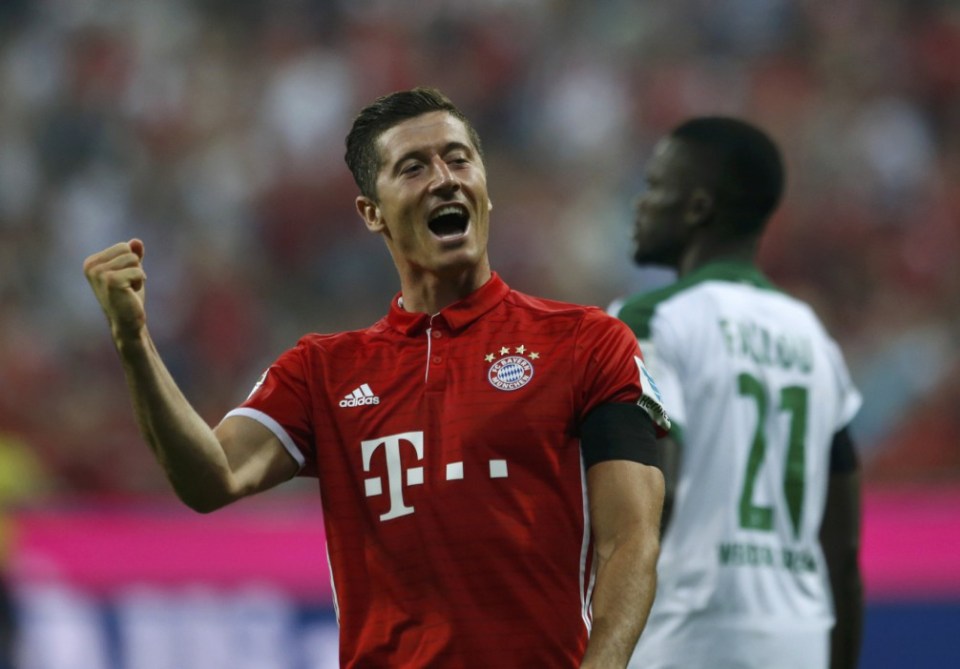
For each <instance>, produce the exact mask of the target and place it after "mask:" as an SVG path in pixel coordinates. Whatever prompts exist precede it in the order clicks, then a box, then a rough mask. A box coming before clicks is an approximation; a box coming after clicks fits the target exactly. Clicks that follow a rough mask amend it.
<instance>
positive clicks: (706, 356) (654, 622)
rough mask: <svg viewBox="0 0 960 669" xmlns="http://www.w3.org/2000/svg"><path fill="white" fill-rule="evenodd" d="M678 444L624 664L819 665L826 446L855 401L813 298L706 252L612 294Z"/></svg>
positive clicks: (826, 621) (828, 614)
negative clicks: (644, 288) (695, 261)
mask: <svg viewBox="0 0 960 669" xmlns="http://www.w3.org/2000/svg"><path fill="white" fill-rule="evenodd" d="M611 311H612V312H613V313H615V315H617V316H618V317H619V318H621V319H622V320H623V321H625V322H626V323H627V324H628V325H630V327H631V328H633V330H634V332H635V333H636V335H637V338H638V339H639V340H640V343H641V347H642V349H643V352H644V358H645V361H646V365H647V367H648V368H649V370H650V373H651V374H652V375H653V377H654V378H655V379H656V380H657V385H658V387H659V390H660V393H661V396H662V400H663V405H664V407H665V408H666V410H667V413H668V414H669V415H670V417H671V420H672V421H673V424H674V431H673V433H672V436H673V437H674V438H675V439H676V440H677V441H678V442H680V443H681V444H682V450H681V454H682V455H681V465H680V475H679V480H678V484H677V490H676V498H675V502H674V507H673V514H672V518H671V520H670V525H669V527H668V530H667V532H666V535H665V536H664V538H663V543H662V547H661V554H660V562H659V567H658V571H659V583H658V586H657V596H656V600H655V602H654V605H653V610H652V611H651V615H650V619H649V621H648V623H647V627H646V629H645V631H644V633H643V636H642V637H641V640H640V643H639V644H638V646H637V651H636V653H635V655H634V660H633V664H632V665H631V666H637V667H641V666H642V667H644V668H646V669H653V668H666V667H684V668H689V667H708V666H709V667H718V668H723V667H742V668H750V667H757V668H760V667H762V668H764V669H768V668H769V667H778V668H786V667H803V668H804V669H816V668H817V667H826V666H827V664H828V660H827V654H828V638H829V629H830V626H831V625H832V621H833V613H832V603H831V595H830V586H829V581H828V576H827V573H826V565H825V562H824V558H823V554H822V552H821V549H820V543H819V540H818V534H819V528H820V522H821V518H822V516H823V509H824V504H825V501H826V494H827V482H828V479H829V474H830V471H829V470H830V446H831V443H832V440H833V436H834V434H835V433H836V432H838V431H839V430H841V429H842V428H843V427H845V426H846V425H847V424H848V423H849V422H850V420H851V419H852V418H853V416H854V414H855V413H856V411H857V409H858V408H859V406H860V395H859V393H858V392H857V390H856V389H855V388H854V387H853V385H852V383H851V381H850V377H849V374H848V372H847V368H846V365H845V364H844V362H843V358H842V356H841V353H840V350H839V348H838V347H837V345H836V343H835V342H834V341H833V340H832V339H831V338H830V337H829V335H828V334H827V333H826V331H825V330H824V328H823V326H822V325H821V323H820V321H819V320H818V319H817V317H816V316H815V315H814V313H813V310H812V309H811V308H810V307H809V306H807V305H806V304H804V303H803V302H800V301H799V300H797V299H794V298H792V297H790V296H788V295H786V294H784V293H782V292H780V291H778V290H777V289H775V288H774V287H773V286H772V285H771V284H770V282H769V281H768V280H767V279H766V278H765V277H764V276H763V275H762V274H761V273H760V271H759V270H758V269H757V268H756V267H754V266H753V265H749V264H744V263H734V262H718V263H712V264H710V265H707V266H704V267H702V268H701V269H699V270H698V271H696V272H694V273H692V274H690V275H688V276H686V277H684V278H683V279H681V280H680V281H678V282H677V283H675V284H673V285H671V286H668V287H666V288H663V289H661V290H658V291H655V292H651V293H648V294H645V295H639V296H636V297H634V298H632V299H629V300H627V301H626V302H621V303H619V304H617V303H615V304H614V305H612V306H611Z"/></svg>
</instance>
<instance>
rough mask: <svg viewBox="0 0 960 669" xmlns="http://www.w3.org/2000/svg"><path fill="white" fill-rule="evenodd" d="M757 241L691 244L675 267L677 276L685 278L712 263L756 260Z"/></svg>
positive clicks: (712, 241)
mask: <svg viewBox="0 0 960 669" xmlns="http://www.w3.org/2000/svg"><path fill="white" fill-rule="evenodd" d="M758 241H759V240H757V239H753V238H752V239H747V240H744V239H736V240H729V239H727V240H711V241H710V242H709V243H703V244H692V245H691V246H690V247H689V248H688V249H687V251H686V253H684V254H683V257H681V258H680V262H679V263H678V265H677V273H678V275H679V276H681V277H682V276H686V275H687V274H690V273H691V272H693V271H696V270H698V269H700V268H701V267H703V266H704V265H707V264H709V263H714V262H721V261H726V262H745V263H750V262H754V261H755V260H756V255H757V245H758Z"/></svg>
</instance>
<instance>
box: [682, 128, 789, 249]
mask: <svg viewBox="0 0 960 669" xmlns="http://www.w3.org/2000/svg"><path fill="white" fill-rule="evenodd" d="M670 136H671V137H672V138H674V139H676V140H679V141H681V142H684V143H685V144H686V145H687V146H689V147H690V148H691V149H692V150H693V151H694V153H695V154H696V160H697V164H698V167H699V172H700V174H701V176H702V177H703V178H704V179H705V180H707V181H708V182H710V184H711V186H712V187H713V188H714V196H715V197H716V199H717V206H718V208H719V209H720V210H721V211H723V212H725V213H726V214H728V215H729V216H728V218H729V219H730V220H732V221H733V223H734V225H735V226H736V232H737V233H740V234H743V235H753V234H757V233H759V232H760V231H761V230H762V229H763V226H764V224H765V223H766V221H767V219H768V218H769V217H770V215H771V214H772V213H773V212H774V210H775V209H776V208H777V205H778V204H779V203H780V198H781V197H782V196H783V190H784V168H783V161H782V159H781V157H780V150H779V149H778V148H777V145H776V144H775V143H774V141H773V140H772V139H771V138H770V137H769V136H768V135H767V134H766V133H765V132H764V131H762V130H760V129H759V128H758V127H756V126H754V125H751V124H750V123H747V122H746V121H742V120H739V119H735V118H728V117H723V116H704V117H699V118H694V119H691V120H689V121H686V122H684V123H682V124H680V125H679V126H677V127H676V128H674V130H673V131H672V132H671V133H670Z"/></svg>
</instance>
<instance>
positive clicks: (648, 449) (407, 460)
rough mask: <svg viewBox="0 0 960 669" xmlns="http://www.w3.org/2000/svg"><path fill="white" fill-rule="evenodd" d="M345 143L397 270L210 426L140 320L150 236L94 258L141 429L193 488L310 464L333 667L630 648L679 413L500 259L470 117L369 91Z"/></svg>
mask: <svg viewBox="0 0 960 669" xmlns="http://www.w3.org/2000/svg"><path fill="white" fill-rule="evenodd" d="M346 161H347V164H348V166H349V168H350V170H351V171H352V173H353V176H354V179H355V180H356V183H357V185H358V187H359V190H360V195H359V196H358V197H357V198H356V207H357V211H358V212H359V214H360V217H361V219H362V220H363V222H364V224H365V225H366V227H367V228H368V229H369V230H370V231H371V232H373V233H375V234H379V235H381V236H382V237H383V240H384V241H385V242H386V245H387V248H388V249H389V251H390V254H391V256H392V258H393V261H394V264H395V265H396V268H397V272H398V274H399V278H400V292H399V294H398V295H396V296H395V297H394V298H393V300H392V301H391V303H390V306H389V310H388V313H387V314H386V316H385V317H384V318H383V319H381V320H380V321H379V322H377V323H375V324H374V325H372V326H371V327H369V328H367V329H365V330H361V331H355V332H344V333H340V334H332V335H320V334H312V335H307V336H305V337H303V338H302V339H301V340H300V341H299V342H298V343H297V344H296V346H294V347H293V348H291V349H290V350H288V351H286V352H284V353H283V354H281V355H280V357H279V358H278V359H277V360H276V362H275V363H274V364H273V365H271V366H270V367H269V369H268V370H267V371H266V372H264V374H263V376H262V377H261V378H260V380H259V381H258V383H257V384H256V386H255V387H254V389H253V391H252V392H251V394H250V396H249V397H248V398H247V399H246V401H244V402H243V404H242V405H241V406H240V407H238V408H236V409H234V410H232V411H230V412H229V413H228V414H227V415H226V417H225V418H224V419H223V420H222V421H221V422H220V423H219V424H218V425H217V426H216V427H215V428H213V429H211V428H210V427H209V426H207V424H206V423H205V422H204V421H203V420H202V419H201V418H200V416H198V415H197V413H196V412H195V411H194V410H193V409H192V408H191V406H190V404H189V403H188V401H187V399H185V398H184V397H183V395H182V394H181V392H180V391H179V390H178V389H177V386H176V385H175V383H174V380H173V379H172V378H171V376H170V374H169V373H168V371H167V370H166V369H165V367H164V365H163V363H162V362H161V359H160V357H159V355H158V353H157V351H156V349H155V348H154V345H153V343H152V341H151V338H150V335H149V332H148V329H147V324H146V323H147V316H146V312H145V311H144V282H145V275H144V270H143V266H142V261H143V256H144V246H143V243H142V242H140V241H139V240H132V241H130V242H124V243H119V244H116V245H114V246H112V247H110V248H108V249H106V250H104V251H101V252H99V253H96V254H94V255H92V256H90V257H89V258H88V259H87V260H86V261H85V264H84V270H85V273H86V276H87V278H88V280H89V282H90V284H91V286H92V288H93V290H94V292H95V293H96V295H97V297H98V299H99V301H100V304H101V306H102V307H103V310H104V311H105V313H106V315H107V319H108V321H109V323H110V326H111V330H112V333H113V340H114V343H115V345H116V348H117V350H118V352H119V354H120V359H121V361H122V364H123V368H124V371H125V374H126V377H127V380H128V383H129V387H130V391H131V394H132V396H133V400H134V404H135V410H136V415H137V418H138V420H139V424H140V426H141V429H142V432H143V435H144V437H145V439H146V441H147V442H148V444H149V445H150V447H151V448H152V449H153V451H154V453H155V454H156V457H157V459H158V461H159V462H160V463H161V464H162V466H163V467H164V469H165V471H166V473H167V476H168V478H169V480H170V482H171V484H172V485H173V488H174V489H175V491H176V492H177V494H178V495H179V497H180V498H181V499H182V500H183V501H184V502H185V503H186V504H188V505H189V506H190V507H192V508H194V509H196V510H198V511H203V512H206V511H212V510H214V509H216V508H219V507H221V506H223V505H225V504H228V503H230V502H233V501H235V500H237V499H240V498H242V497H244V496H246V495H251V494H254V493H256V492H259V491H262V490H265V489H267V488H270V487H272V486H275V485H277V484H279V483H281V482H283V481H286V480H287V479H290V478H291V477H292V476H294V475H296V474H298V473H299V474H301V475H307V476H314V477H316V478H317V479H318V480H319V489H320V498H321V500H322V506H323V512H324V523H325V527H326V536H327V541H328V559H329V564H330V568H331V573H332V578H333V584H334V590H335V605H336V606H337V612H338V620H339V623H340V662H341V665H342V666H343V667H428V666H429V667H445V668H452V669H455V668H459V667H463V668H472V667H478V668H479V667H491V668H493V667H496V668H509V667H517V668H520V667H524V668H528V667H623V666H625V665H626V663H627V661H628V659H629V656H630V653H631V651H632V650H633V647H634V645H635V643H636V639H637V637H638V636H639V634H640V632H641V630H642V627H643V624H644V621H645V620H646V617H647V614H648V612H649V608H650V605H651V601H652V598H653V593H654V591H655V579H656V572H655V565H656V557H657V554H658V550H659V521H660V514H661V509H662V500H663V477H662V474H661V473H660V470H659V469H657V468H656V467H655V466H651V463H653V462H654V460H655V452H654V445H655V441H654V440H655V434H656V432H657V430H658V429H659V430H661V431H662V430H664V429H665V428H667V427H668V425H669V422H668V420H667V418H666V415H665V414H664V413H663V410H662V408H661V406H660V405H659V403H658V401H657V399H656V396H655V395H654V394H651V393H652V390H651V384H650V382H649V381H648V380H647V376H646V374H645V371H646V370H645V369H644V366H643V362H642V356H641V352H640V349H639V347H638V345H637V341H636V339H635V338H634V337H633V335H632V333H631V332H630V330H629V328H627V327H626V326H625V325H624V324H623V323H621V322H620V321H618V320H616V319H614V318H612V317H610V316H609V315H607V314H605V313H603V311H602V310H598V309H595V308H588V307H581V306H575V305H571V304H564V303H559V302H553V301H548V300H543V299H538V298H535V297H530V296H528V295H524V294H521V293H519V292H517V291H514V290H511V289H510V288H509V287H508V286H507V285H506V283H504V281H503V279H501V278H500V277H499V276H498V275H497V274H495V273H493V272H492V271H491V269H490V263H489V260H488V255H487V235H488V231H489V223H490V219H489V214H490V210H491V203H490V199H489V197H488V194H487V182H486V171H485V168H484V163H483V157H482V152H481V144H480V140H479V138H478V136H477V134H476V132H475V130H474V129H473V128H472V126H471V125H470V123H469V122H468V120H467V119H466V118H465V117H464V115H463V114H462V113H461V112H460V111H459V110H458V109H457V108H456V107H455V106H454V105H453V104H452V103H451V102H450V101H449V100H448V99H447V98H446V97H444V96H443V95H442V94H441V93H440V92H438V91H435V90H432V89H414V90H411V91H402V92H398V93H394V94H391V95H388V96H385V97H383V98H380V99H378V100H376V101H375V102H374V103H373V104H371V105H370V106H368V107H366V108H365V109H364V110H362V111H361V112H360V114H359V115H358V116H357V117H356V119H355V121H354V124H353V128H352V129H351V131H350V133H349V135H348V137H347V153H346ZM319 562H320V556H318V564H319ZM317 576H318V577H320V574H318V575H317Z"/></svg>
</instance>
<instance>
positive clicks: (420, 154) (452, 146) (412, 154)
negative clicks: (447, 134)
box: [392, 142, 473, 172]
mask: <svg viewBox="0 0 960 669" xmlns="http://www.w3.org/2000/svg"><path fill="white" fill-rule="evenodd" d="M451 151H466V152H467V153H468V154H469V155H471V156H472V155H473V149H472V148H471V147H470V145H469V144H464V143H463V142H448V143H447V144H445V145H444V146H443V148H442V149H441V150H440V155H441V156H445V155H447V154H448V153H450V152H451ZM429 153H430V151H429V149H424V148H416V149H411V150H410V151H407V152H406V153H404V154H403V155H401V156H400V157H399V158H397V159H396V160H395V161H394V162H393V166H392V169H393V171H394V172H396V171H397V168H398V167H400V165H402V164H403V163H405V162H406V161H408V160H412V159H416V160H424V161H425V159H426V158H427V156H428V154H429Z"/></svg>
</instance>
